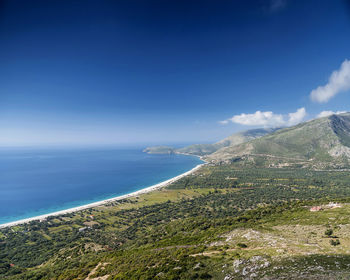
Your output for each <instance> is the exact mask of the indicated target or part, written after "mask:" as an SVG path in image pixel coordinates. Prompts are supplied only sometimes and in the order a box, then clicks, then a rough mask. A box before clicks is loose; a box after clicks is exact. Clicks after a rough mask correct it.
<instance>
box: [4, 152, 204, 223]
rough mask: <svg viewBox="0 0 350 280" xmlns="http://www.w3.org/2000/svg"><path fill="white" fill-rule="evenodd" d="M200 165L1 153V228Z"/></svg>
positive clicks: (150, 158) (128, 156)
mask: <svg viewBox="0 0 350 280" xmlns="http://www.w3.org/2000/svg"><path fill="white" fill-rule="evenodd" d="M200 163H201V160H200V159H199V158H197V157H191V156H184V155H149V154H146V153H143V152H142V149H130V148H128V149H126V148H125V149H121V148H118V149H36V150H34V149H16V150H15V149H7V150H5V149H2V150H1V149H0V224H3V223H7V222H12V221H16V220H20V219H24V218H29V217H33V216H37V215H42V214H47V213H51V212H54V211H59V210H63V209H68V208H71V207H76V206H81V205H84V204H87V203H91V202H96V201H99V200H103V199H107V198H112V197H114V196H118V195H123V194H127V193H130V192H133V191H136V190H139V189H142V188H145V187H148V186H151V185H154V184H156V183H159V182H162V181H164V180H167V179H170V178H172V177H174V176H177V175H179V174H181V173H183V172H186V171H188V170H190V169H192V168H193V167H195V166H196V165H198V164H200Z"/></svg>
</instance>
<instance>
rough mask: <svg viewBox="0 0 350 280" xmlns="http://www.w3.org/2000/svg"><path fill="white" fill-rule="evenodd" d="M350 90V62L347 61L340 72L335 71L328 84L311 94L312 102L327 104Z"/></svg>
mask: <svg viewBox="0 0 350 280" xmlns="http://www.w3.org/2000/svg"><path fill="white" fill-rule="evenodd" d="M349 89H350V61H349V60H347V59H345V61H344V62H343V63H342V65H341V66H340V69H339V70H336V71H334V72H333V73H332V74H331V76H330V77H329V79H328V83H327V84H326V85H324V86H319V87H318V88H316V89H314V90H313V91H311V93H310V97H311V100H312V101H314V102H319V103H326V102H328V101H329V100H330V99H331V98H332V97H334V96H335V95H337V94H338V93H340V92H343V91H347V90H349Z"/></svg>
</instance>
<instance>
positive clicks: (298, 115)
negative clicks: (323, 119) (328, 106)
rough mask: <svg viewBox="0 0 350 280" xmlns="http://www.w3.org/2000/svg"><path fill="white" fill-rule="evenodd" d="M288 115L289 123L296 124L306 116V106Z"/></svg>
mask: <svg viewBox="0 0 350 280" xmlns="http://www.w3.org/2000/svg"><path fill="white" fill-rule="evenodd" d="M288 116H289V119H288V121H287V125H296V124H298V123H300V122H301V121H302V120H303V119H304V118H305V116H306V110H305V108H300V109H298V110H297V111H296V112H295V113H289V114H288Z"/></svg>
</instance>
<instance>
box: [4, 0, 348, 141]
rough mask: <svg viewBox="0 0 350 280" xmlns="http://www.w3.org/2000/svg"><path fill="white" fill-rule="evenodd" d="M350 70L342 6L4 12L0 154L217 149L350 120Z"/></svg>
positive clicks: (155, 4)
mask: <svg viewBox="0 0 350 280" xmlns="http://www.w3.org/2000/svg"><path fill="white" fill-rule="evenodd" d="M347 59H350V5H349V2H348V1H343V0H339V1H335V0H324V1H319V0H308V1H296V0H293V1H292V0H257V1H252V0H236V1H235V0H230V1H229V0H217V1H213V0H176V1H164V0H158V1H154V0H148V1H146V0H138V1H136V0H125V1H107V0H106V1H103V0H101V1H93V0H86V1H64V0H61V1H54V0H52V1H38V0H33V1H18V0H8V1H6V0H3V1H1V3H0V129H1V131H2V132H1V135H0V145H6V146H8V145H33V144H40V145H43V144H48V145H51V144H74V145H76V144H77V145H80V144H125V143H138V144H141V143H147V144H148V143H154V144H158V143H176V142H186V143H190V142H211V141H216V140H219V139H221V138H223V137H225V136H227V135H229V134H231V133H233V132H235V131H238V130H243V129H249V128H251V127H255V126H276V125H292V124H295V123H297V122H299V121H301V120H307V119H311V118H314V117H316V116H317V115H318V114H319V113H320V112H322V111H334V112H337V111H349V110H350V108H349V104H350V103H349V101H350V95H349V88H350V84H349V83H350V82H349V80H350V78H349V75H350V74H349V73H348V71H350V70H349V69H348V68H350V66H349V65H348V64H350V63H347ZM334 71H338V72H336V73H335V74H334V75H333V78H330V76H331V74H332V73H333V72H334ZM327 84H328V85H327ZM320 86H321V87H322V86H326V87H325V88H320V89H318V90H317V92H316V93H314V94H313V97H312V98H311V93H312V91H313V90H316V89H317V88H318V87H320ZM321 95H322V96H323V97H324V96H326V97H324V98H323V99H322V98H321V97H319V98H317V96H321ZM315 96H316V97H315ZM327 96H328V97H327ZM298 110H299V111H298ZM257 111H259V112H258V113H256V112H257ZM296 112H297V113H296ZM293 113H294V114H293ZM290 114H292V115H290Z"/></svg>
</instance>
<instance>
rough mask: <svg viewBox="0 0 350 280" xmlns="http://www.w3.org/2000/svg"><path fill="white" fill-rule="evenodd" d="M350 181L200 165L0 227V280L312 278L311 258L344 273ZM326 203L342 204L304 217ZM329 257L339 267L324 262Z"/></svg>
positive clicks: (327, 174)
mask: <svg viewBox="0 0 350 280" xmlns="http://www.w3.org/2000/svg"><path fill="white" fill-rule="evenodd" d="M349 176H350V175H349V174H348V173H347V172H341V171H337V172H333V171H312V170H303V169H288V168H285V169H275V168H270V169H242V168H241V165H240V164H231V165H222V166H206V167H204V168H202V169H200V170H199V171H197V172H196V173H195V174H194V175H192V176H187V177H185V178H183V179H181V180H179V181H178V182H176V183H174V184H172V185H170V186H169V187H168V188H167V189H163V190H160V191H156V192H152V193H148V194H144V195H142V196H139V197H135V198H131V199H128V200H124V201H119V202H114V203H111V204H110V205H107V206H101V207H96V208H93V209H88V210H84V211H80V212H76V213H72V214H67V215H62V216H58V217H50V218H48V219H47V220H46V221H44V222H39V221H33V222H31V223H29V224H24V225H20V226H16V227H12V228H5V229H1V231H0V260H1V261H0V271H1V274H0V275H1V276H0V279H86V278H87V279H94V278H96V277H104V276H105V278H101V279H224V278H225V277H228V278H226V279H240V278H244V277H245V276H246V275H250V276H249V277H252V278H254V277H255V278H256V279H260V278H261V277H263V276H266V275H275V276H276V275H288V273H290V272H289V270H288V269H286V268H285V265H284V264H286V263H292V264H293V265H291V267H293V269H294V270H296V269H298V270H299V269H300V271H304V275H311V273H314V271H313V270H312V269H310V267H304V263H305V262H310V261H311V259H312V258H314V257H315V258H316V259H319V260H320V261H319V262H317V265H320V266H323V265H324V269H325V271H327V273H332V272H336V273H337V274H338V275H342V276H344V275H346V273H347V271H348V267H347V266H346V262H347V260H348V259H347V258H348V255H347V251H346V247H347V246H348V244H349V245H350V237H349V236H348V234H347V231H348V229H350V215H349V214H350V206H349V205H348V203H349V202H350V189H349V188H348V182H349ZM330 201H334V202H335V201H337V202H339V203H340V205H341V207H340V208H335V209H328V208H326V207H324V210H322V211H319V212H310V207H311V206H315V205H328V203H329V202H330ZM327 229H332V230H333V232H332V233H330V234H329V236H331V237H332V239H331V241H330V240H329V239H325V238H324V237H325V232H326V230H327ZM334 235H336V237H337V238H335V237H334ZM333 240H334V242H336V243H337V244H336V245H334V244H333V243H332V244H331V243H330V242H332V241H333ZM338 242H339V243H338ZM334 250H335V251H334ZM307 254H308V255H307ZM310 254H311V255H310ZM334 254H337V258H338V260H339V262H340V263H342V262H344V266H341V267H340V269H339V267H338V266H335V265H330V264H329V263H328V262H324V258H333V257H335V255H334ZM301 258H304V259H303V261H301ZM297 264H298V265H297ZM313 265H314V266H316V264H313ZM273 267H277V268H278V269H275V270H274V269H272V268H273ZM291 271H293V270H291ZM327 273H323V275H326V274H327ZM244 274H246V275H244ZM230 277H231V278H230ZM287 278H288V277H287ZM96 279H97V278H96ZM288 279H292V278H288ZM305 279H307V278H305ZM321 279H322V278H321Z"/></svg>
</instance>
